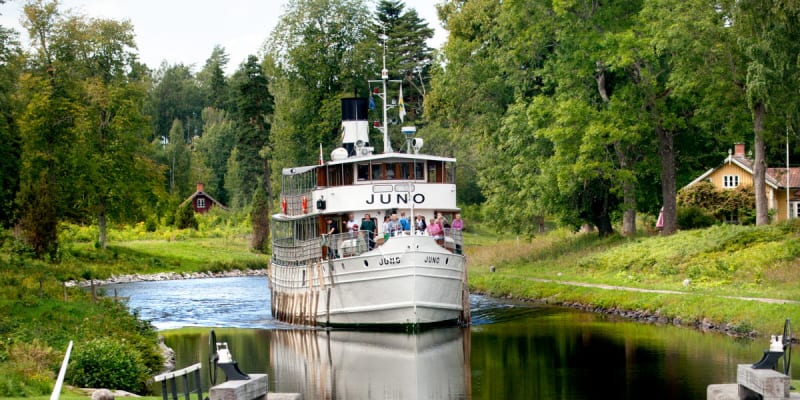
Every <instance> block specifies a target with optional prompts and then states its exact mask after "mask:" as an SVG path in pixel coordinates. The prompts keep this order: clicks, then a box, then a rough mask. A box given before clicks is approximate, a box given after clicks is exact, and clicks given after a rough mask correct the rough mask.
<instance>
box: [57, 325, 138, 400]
mask: <svg viewBox="0 0 800 400" xmlns="http://www.w3.org/2000/svg"><path fill="white" fill-rule="evenodd" d="M75 350H76V351H75V352H74V354H73V356H72V361H71V362H70V369H69V373H68V374H67V376H69V377H70V381H71V383H72V384H73V385H76V386H80V387H92V388H108V389H116V390H126V391H129V392H134V393H141V392H143V390H144V388H145V383H146V381H147V378H148V374H147V372H148V369H147V367H146V366H145V364H144V362H143V361H142V355H141V353H140V352H139V351H138V350H136V348H135V347H134V346H131V345H129V344H127V343H125V342H119V341H116V340H114V339H110V338H103V339H96V340H92V341H90V342H87V343H85V344H83V346H81V347H80V348H78V347H77V346H76V349H75Z"/></svg>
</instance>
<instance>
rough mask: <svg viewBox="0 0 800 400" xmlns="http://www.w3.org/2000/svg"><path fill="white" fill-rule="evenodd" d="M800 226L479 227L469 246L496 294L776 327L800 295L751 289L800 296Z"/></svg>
mask: <svg viewBox="0 0 800 400" xmlns="http://www.w3.org/2000/svg"><path fill="white" fill-rule="evenodd" d="M799 233H800V224H797V223H787V224H781V225H771V226H766V227H747V226H734V225H724V226H715V227H712V228H709V229H703V230H695V231H686V232H680V233H677V234H675V235H672V236H669V237H644V236H639V237H634V238H622V237H619V236H613V237H609V238H605V239H601V238H598V237H596V235H593V234H573V233H569V232H566V231H554V232H550V233H549V234H546V235H543V236H541V237H537V238H534V239H533V240H530V241H527V240H517V239H507V240H482V239H481V238H477V237H476V238H474V241H475V243H474V245H473V246H471V247H470V248H469V250H468V254H469V255H470V260H469V264H470V285H471V287H472V289H473V290H477V291H481V292H484V293H488V294H491V295H494V296H512V297H516V298H525V299H536V300H539V301H544V302H547V303H552V304H567V305H572V306H574V305H576V304H578V305H581V306H584V307H585V308H589V309H604V310H608V309H624V310H640V311H644V312H648V313H650V314H652V315H659V316H662V317H665V318H666V319H668V320H669V321H675V320H676V319H677V321H679V322H680V323H681V324H684V325H705V326H716V327H720V328H721V329H726V330H729V331H730V332H731V333H736V334H748V333H757V334H770V333H775V332H777V331H779V330H780V329H781V328H782V326H783V321H784V319H785V318H790V319H792V320H795V319H797V320H798V321H800V305H798V304H777V303H768V302H761V301H753V300H745V299H742V298H769V299H782V300H800V286H799V285H798V284H797V283H798V282H800V241H798V234H799ZM490 266H495V271H496V272H494V273H492V272H490ZM575 283H581V284H588V285H595V286H577V285H575ZM601 285H605V286H622V287H626V288H632V289H642V290H661V291H669V292H680V294H674V293H656V292H646V291H641V292H637V291H631V290H609V289H608V288H603V287H600V286H601Z"/></svg>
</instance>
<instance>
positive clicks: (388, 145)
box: [381, 34, 393, 154]
mask: <svg viewBox="0 0 800 400" xmlns="http://www.w3.org/2000/svg"><path fill="white" fill-rule="evenodd" d="M388 80H389V70H388V69H386V35H385V34H384V35H383V69H381V82H383V153H384V154H386V153H392V152H393V150H392V142H391V141H390V140H389V125H388V120H389V119H388V118H387V117H386V111H388V107H387V105H386V81H388Z"/></svg>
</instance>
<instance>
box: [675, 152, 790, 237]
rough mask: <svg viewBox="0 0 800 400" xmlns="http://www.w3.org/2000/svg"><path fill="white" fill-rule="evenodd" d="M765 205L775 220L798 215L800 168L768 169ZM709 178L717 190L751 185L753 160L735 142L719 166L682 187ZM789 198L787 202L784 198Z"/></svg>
mask: <svg viewBox="0 0 800 400" xmlns="http://www.w3.org/2000/svg"><path fill="white" fill-rule="evenodd" d="M766 175H767V176H766V183H765V186H766V193H767V204H768V205H769V208H770V209H771V210H775V217H776V219H777V220H778V221H784V220H786V219H787V218H798V217H800V168H789V169H788V174H787V169H786V168H767V174H766ZM702 181H708V182H711V183H712V184H714V186H716V187H717V188H720V189H733V188H736V187H738V186H740V185H742V186H753V162H752V161H751V160H750V159H748V158H747V156H746V155H745V147H744V144H743V143H736V144H735V145H734V151H733V153H731V152H730V150H729V151H728V157H727V158H726V159H725V161H724V162H723V163H722V165H720V166H718V167H716V168H711V169H710V170H708V171H706V172H705V173H704V174H702V175H700V176H699V177H697V179H695V180H693V181H692V182H690V183H689V184H688V185H686V186H684V188H688V187H691V186H692V185H695V184H697V183H698V182H702ZM787 198H788V201H787Z"/></svg>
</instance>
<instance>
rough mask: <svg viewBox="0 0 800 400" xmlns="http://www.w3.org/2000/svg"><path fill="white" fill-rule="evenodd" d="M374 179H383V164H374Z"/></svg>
mask: <svg viewBox="0 0 800 400" xmlns="http://www.w3.org/2000/svg"><path fill="white" fill-rule="evenodd" d="M372 179H373V180H376V179H383V174H382V173H381V164H372Z"/></svg>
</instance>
